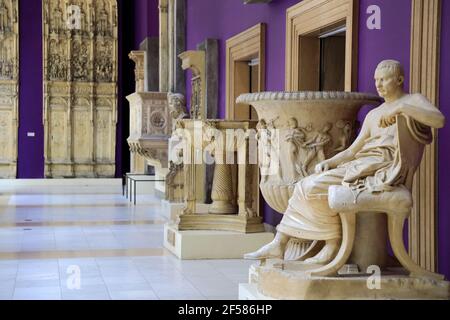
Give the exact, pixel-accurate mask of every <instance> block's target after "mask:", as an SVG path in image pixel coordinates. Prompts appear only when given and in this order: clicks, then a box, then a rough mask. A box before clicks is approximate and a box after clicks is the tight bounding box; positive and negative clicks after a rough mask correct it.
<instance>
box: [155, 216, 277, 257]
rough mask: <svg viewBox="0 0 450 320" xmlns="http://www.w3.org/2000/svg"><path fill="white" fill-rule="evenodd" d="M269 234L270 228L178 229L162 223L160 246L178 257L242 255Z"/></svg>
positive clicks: (260, 244)
mask: <svg viewBox="0 0 450 320" xmlns="http://www.w3.org/2000/svg"><path fill="white" fill-rule="evenodd" d="M273 238H274V235H273V233H270V232H261V233H248V234H245V233H239V232H230V231H178V230H177V229H176V228H175V226H174V225H172V224H166V225H165V227H164V246H165V247H166V248H167V249H168V250H169V251H170V252H172V253H173V254H174V255H176V256H177V257H178V258H179V259H181V260H200V259H242V258H243V256H244V254H246V253H249V252H253V251H256V250H258V249H259V248H261V247H262V246H264V245H266V244H268V243H269V242H271V241H272V240H273Z"/></svg>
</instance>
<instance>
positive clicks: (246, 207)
mask: <svg viewBox="0 0 450 320" xmlns="http://www.w3.org/2000/svg"><path fill="white" fill-rule="evenodd" d="M180 126H181V128H182V131H183V139H184V142H183V144H184V155H183V156H184V157H183V160H184V174H185V180H184V185H185V186H189V188H185V199H186V204H185V209H184V210H183V212H182V214H181V215H180V216H179V219H178V221H177V227H178V230H180V231H184V230H221V231H235V232H243V233H256V232H263V231H264V226H263V223H262V222H263V221H262V217H261V216H260V215H259V212H260V211H259V208H258V206H259V201H258V200H259V190H258V184H257V182H258V179H259V172H258V167H257V161H256V160H255V161H254V164H252V162H250V161H249V159H250V157H251V154H250V153H251V152H250V145H251V143H252V141H254V143H255V144H256V137H255V134H253V135H252V134H251V132H252V131H253V133H255V128H256V122H246V121H226V120H214V121H213V120H209V121H198V120H182V121H181V122H180ZM229 129H232V130H239V132H241V133H243V135H231V136H230V135H227V133H226V131H227V130H229ZM190 142H192V143H190ZM203 148H204V149H203ZM200 149H202V150H207V151H208V152H209V153H211V154H212V155H213V157H214V160H215V161H214V165H215V168H216V169H215V175H214V180H213V188H212V199H213V203H212V204H211V206H210V209H209V214H206V215H205V214H202V213H200V212H198V211H197V205H198V203H201V200H202V199H200V198H198V196H199V195H198V194H197V190H196V189H197V188H198V187H199V186H200V187H201V186H202V185H203V183H204V180H203V179H201V177H202V176H201V174H200V175H199V174H198V173H201V172H199V169H201V167H202V164H200V158H199V157H202V158H203V152H199V151H198V150H200ZM227 152H228V154H232V155H234V159H235V160H234V161H233V162H231V163H232V164H228V163H230V162H229V161H226V162H224V157H225V154H227ZM237 159H240V160H237ZM233 163H234V164H233ZM199 177H200V178H199ZM200 196H202V195H200Z"/></svg>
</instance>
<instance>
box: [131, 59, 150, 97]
mask: <svg viewBox="0 0 450 320" xmlns="http://www.w3.org/2000/svg"><path fill="white" fill-rule="evenodd" d="M128 57H129V58H130V59H131V60H133V62H134V63H135V64H136V66H135V68H134V74H135V81H136V92H144V91H148V90H146V88H145V58H146V57H145V51H131V52H130V54H129V55H128Z"/></svg>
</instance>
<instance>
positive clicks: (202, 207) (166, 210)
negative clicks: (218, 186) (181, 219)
mask: <svg viewBox="0 0 450 320" xmlns="http://www.w3.org/2000/svg"><path fill="white" fill-rule="evenodd" d="M184 207H185V204H184V203H173V202H170V201H167V200H162V201H161V210H162V211H161V213H162V215H163V216H164V217H166V218H167V220H169V221H176V220H177V218H178V216H179V215H180V214H181V212H182V211H183V209H184ZM209 207H210V205H209V204H197V211H198V213H199V214H207V213H208V212H209Z"/></svg>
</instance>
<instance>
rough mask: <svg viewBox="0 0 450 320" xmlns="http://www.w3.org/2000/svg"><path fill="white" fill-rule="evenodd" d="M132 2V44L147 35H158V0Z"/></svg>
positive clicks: (137, 43)
mask: <svg viewBox="0 0 450 320" xmlns="http://www.w3.org/2000/svg"><path fill="white" fill-rule="evenodd" d="M127 1H129V0H127ZM133 2H134V15H133V17H134V21H133V26H134V46H135V48H136V49H139V45H140V43H141V42H142V41H143V40H144V39H145V38H147V37H158V36H159V11H158V0H133Z"/></svg>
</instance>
